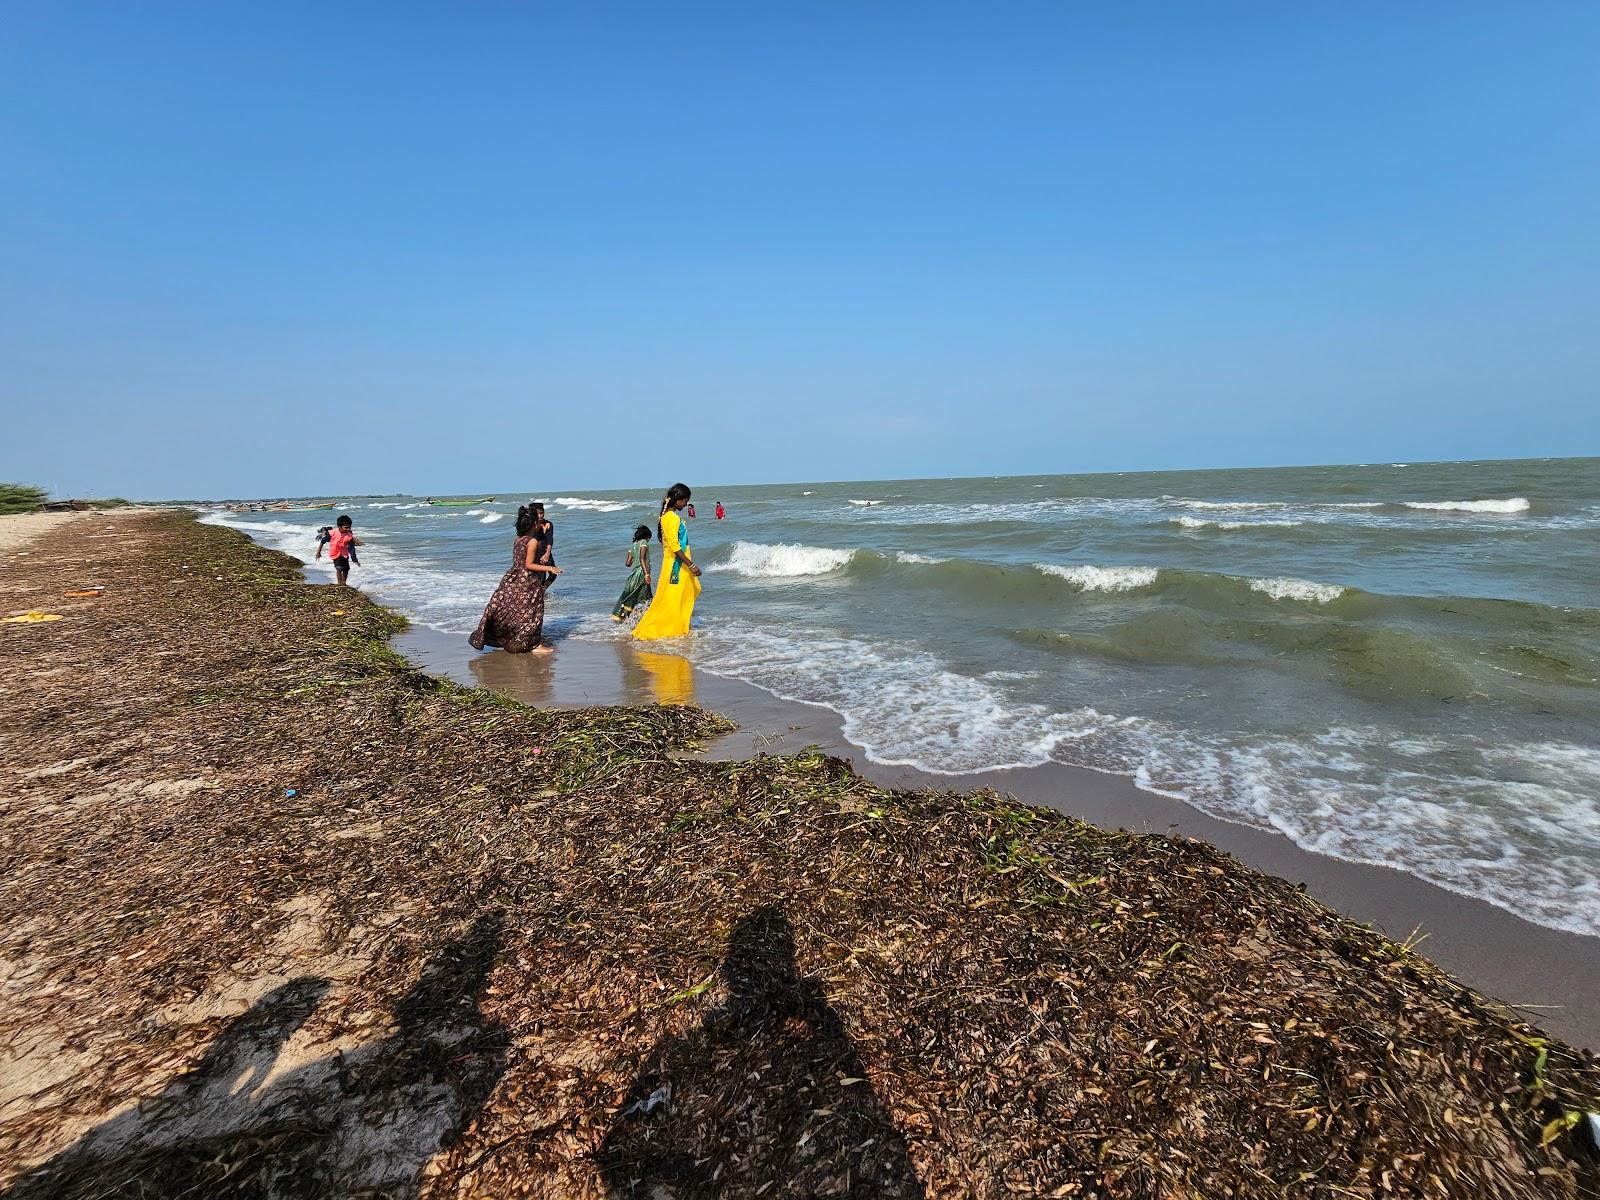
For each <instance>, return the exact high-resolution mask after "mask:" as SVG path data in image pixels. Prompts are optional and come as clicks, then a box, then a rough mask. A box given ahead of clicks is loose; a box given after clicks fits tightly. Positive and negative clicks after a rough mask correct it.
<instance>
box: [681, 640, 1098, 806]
mask: <svg viewBox="0 0 1600 1200" xmlns="http://www.w3.org/2000/svg"><path fill="white" fill-rule="evenodd" d="M690 655H691V657H692V659H693V660H694V663H695V665H696V666H697V667H700V668H702V669H704V670H708V671H711V672H712V673H713V674H716V675H726V676H731V677H733V678H736V679H742V680H744V681H746V682H748V683H753V684H755V685H756V686H757V687H760V688H763V689H764V690H766V691H769V692H771V693H773V694H774V695H776V696H780V697H782V698H784V699H787V700H798V701H801V702H803V703H806V704H814V705H817V706H818V707H821V708H828V709H831V710H832V711H834V712H836V713H838V714H839V715H840V716H841V717H843V719H844V734H845V736H846V737H847V738H849V739H850V740H851V741H852V742H854V743H856V744H857V745H858V746H861V747H862V748H863V749H864V750H865V751H866V754H867V756H868V757H869V758H870V759H872V760H873V761H874V762H879V763H885V764H893V765H903V766H911V767H918V768H920V769H922V770H925V771H930V772H936V773H939V774H945V775H960V774H966V773H968V772H972V771H983V770H989V769H993V768H996V767H1005V766H1017V767H1026V766H1037V765H1039V764H1041V763H1044V762H1047V761H1049V758H1050V751H1051V749H1052V748H1053V747H1054V746H1055V745H1056V743H1058V742H1060V741H1061V740H1063V739H1065V738H1070V737H1073V736H1078V735H1080V734H1082V733H1084V732H1086V731H1087V730H1088V729H1089V728H1090V727H1092V726H1093V725H1094V724H1096V723H1098V721H1099V720H1100V718H1099V714H1097V713H1094V712H1093V711H1092V710H1083V712H1081V713H1073V714H1055V713H1052V712H1051V711H1050V710H1049V709H1048V708H1046V707H1044V706H1043V705H1039V704H1029V703H1021V702H1016V701H1012V700H1010V699H1009V698H1008V697H1007V696H1006V695H1005V694H1004V693H1003V691H1002V690H1001V689H1000V688H999V687H998V686H996V682H986V681H985V680H982V679H975V678H973V677H972V676H969V675H964V674H961V673H960V672H957V671H952V670H951V669H950V668H949V667H948V666H947V665H946V664H944V663H943V662H941V661H940V660H939V659H938V658H936V657H934V656H933V655H931V654H928V653H926V652H924V651H920V650H917V649H915V648H913V647H910V646H903V645H898V644H894V643H885V642H875V641H866V640H864V639H860V638H854V637H849V636H847V635H843V634H839V633H836V632H830V631H827V630H820V629H818V630H812V629H806V630H774V629H769V628H767V627H765V626H756V625H750V624H746V623H744V622H741V621H738V620H730V621H716V622H708V623H707V625H706V626H704V627H703V628H701V629H700V630H699V631H697V632H696V634H695V636H694V642H693V645H692V647H691V648H690Z"/></svg>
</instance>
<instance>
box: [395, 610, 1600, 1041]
mask: <svg viewBox="0 0 1600 1200" xmlns="http://www.w3.org/2000/svg"><path fill="white" fill-rule="evenodd" d="M393 645H394V648H395V650H396V652H397V653H399V654H401V655H402V656H403V657H405V658H406V659H407V660H408V661H410V662H413V663H415V664H416V665H417V666H418V667H419V668H420V669H422V670H424V671H427V672H428V673H430V674H433V675H436V676H439V677H441V678H446V679H450V680H452V681H453V682H456V683H461V684H465V685H467V686H472V687H482V688H486V689H488V690H490V691H493V692H496V693H497V694H500V695H504V696H508V697H510V698H512V699H516V700H520V701H522V702H524V703H529V704H535V705H553V706H555V707H558V708H584V707H591V706H608V705H627V704H639V703H653V702H657V701H659V702H662V703H688V702H694V703H698V704H699V705H700V706H701V707H703V708H705V709H707V710H709V711H711V712H715V713H719V714H721V715H723V716H726V717H728V718H729V719H730V720H732V721H734V722H735V723H736V724H737V725H738V726H739V728H738V729H737V730H735V731H734V732H733V733H730V734H727V735H725V736H724V737H721V738H719V739H717V740H715V741H713V742H711V743H710V744H708V746H707V747H706V749H705V751H704V755H705V757H707V758H708V759H715V760H723V761H728V760H737V759H743V758H747V757H749V756H750V755H752V754H756V753H775V754H787V753H795V752H798V751H801V750H804V749H806V748H807V747H810V746H815V747H816V748H817V749H819V750H821V751H822V752H823V753H824V754H828V755H832V756H835V757H838V758H843V759H845V760H846V761H848V762H849V763H850V765H851V767H852V768H853V769H854V770H855V771H856V772H857V773H858V774H860V775H861V776H863V777H864V778H866V779H869V780H871V781H872V782H874V783H876V784H879V785H881V786H884V787H889V788H903V789H929V790H934V791H947V790H950V789H952V788H953V789H957V790H960V791H963V792H967V791H980V790H985V789H987V790H992V791H996V792H1000V793H1003V794H1006V795H1010V796H1014V797H1015V798H1016V799H1018V800H1020V801H1021V802H1023V803H1025V804H1035V805H1040V806H1042V807H1047V808H1052V809H1054V810H1056V811H1057V812H1061V813H1065V814H1066V815H1068V816H1072V817H1077V818H1078V819H1080V820H1084V821H1088V822H1090V823H1091V824H1094V825H1098V826H1100V827H1102V828H1107V829H1127V830H1129V831H1130V832H1139V833H1156V834H1171V835H1173V836H1177V837H1192V838H1198V839H1199V840H1201V841H1203V842H1206V843H1207V844H1209V845H1212V846H1216V847H1217V848H1218V849H1220V850H1223V851H1226V852H1227V853H1229V854H1232V855H1234V856H1235V857H1236V858H1238V859H1240V861H1242V862H1244V863H1247V864H1248V865H1250V866H1252V867H1254V868H1256V869H1257V870H1260V871H1264V872H1266V873H1267V874H1269V875H1275V876H1278V877H1279V878H1282V879H1286V880H1289V881H1290V882H1293V883H1298V884H1303V886H1304V887H1305V890H1306V892H1307V893H1308V894H1309V895H1311V896H1313V897H1314V898H1316V899H1317V900H1319V901H1321V902H1322V903H1324V904H1326V905H1328V906H1329V907H1330V908H1333V909H1336V910H1337V911H1339V912H1341V913H1343V914H1345V915H1346V916H1348V917H1351V918H1353V919H1354V920H1357V921H1361V922H1362V923H1364V924H1369V925H1372V926H1373V927H1375V928H1377V929H1380V930H1382V931H1383V932H1384V933H1385V934H1387V935H1388V936H1389V937H1391V938H1393V939H1394V940H1395V941H1398V942H1402V943H1407V944H1417V945H1420V948H1421V951H1422V953H1424V954H1425V955H1426V956H1427V957H1428V958H1430V959H1432V960H1433V961H1434V962H1436V963H1438V964H1439V965H1440V966H1441V967H1443V968H1445V969H1446V970H1447V971H1450V972H1451V973H1452V974H1455V975H1458V976H1460V977H1461V978H1462V979H1463V980H1464V981H1465V982H1467V983H1469V984H1470V985H1472V986H1473V987H1475V988H1478V989H1479V990H1481V991H1483V992H1486V993H1487V994H1489V995H1492V996H1495V997H1496V998H1498V999H1500V1000H1502V1001H1504V1002H1505V1003H1506V1004H1508V1005H1511V1006H1512V1007H1514V1008H1517V1009H1518V1010H1520V1011H1522V1012H1524V1013H1525V1015H1526V1016H1527V1017H1528V1019H1529V1020H1532V1021H1535V1022H1537V1023H1538V1024H1540V1025H1542V1026H1544V1027H1545V1028H1547V1029H1549V1030H1550V1031H1551V1032H1553V1033H1556V1034H1558V1035H1559V1036H1561V1037H1562V1038H1564V1039H1565V1040H1567V1041H1569V1042H1572V1043H1573V1044H1574V1045H1579V1046H1583V1047H1584V1048H1585V1049H1588V1050H1590V1051H1593V1052H1597V1053H1600V938H1594V937H1586V936H1584V935H1582V934H1576V933H1569V932H1566V931H1564V930H1559V929H1551V928H1549V927H1547V926H1544V925H1539V924H1536V923H1534V922H1531V921H1526V920H1523V919H1522V918H1521V917H1518V916H1516V915H1515V914H1513V913H1510V912H1507V911H1506V910H1505V909H1502V908H1499V907H1498V906H1496V905H1493V904H1490V903H1489V902H1488V901H1485V900H1479V899H1476V898H1474V897H1470V896H1463V895H1461V894H1459V893H1456V892H1452V891H1449V890H1448V889H1446V888H1442V887H1440V886H1439V885H1437V884H1434V883H1431V882H1429V881H1428V880H1425V879H1419V878H1418V877H1416V876H1414V875H1410V874H1407V873H1406V872H1404V871H1401V870H1398V869H1396V868H1393V867H1385V866H1377V865H1373V864H1368V863H1355V862H1349V861H1346V860H1344V859H1339V858H1332V857H1329V856H1327V855H1322V854H1316V853H1313V852H1312V851H1309V850H1305V849H1302V848H1301V847H1299V846H1297V845H1295V844H1294V843H1293V842H1291V841H1290V840H1289V839H1288V838H1287V837H1284V836H1283V835H1281V834H1277V833H1271V832H1267V831H1265V830H1261V829H1255V828H1252V827H1250V826H1247V825H1239V824H1235V823H1233V822H1229V821H1222V820H1219V819H1217V818H1215V817H1210V816H1207V815H1206V814H1204V813H1202V812H1200V811H1199V810H1198V809H1194V808H1191V807H1190V806H1189V805H1188V804H1186V803H1185V802H1183V801H1182V800H1178V799H1175V798H1173V797H1168V796H1163V795H1161V794H1159V793H1155V792H1148V791H1145V790H1143V789H1141V788H1139V787H1137V786H1136V785H1135V784H1134V783H1133V781H1132V780H1131V779H1128V778H1126V777H1125V776H1120V775H1108V774H1103V773H1101V772H1098V771H1092V770H1090V769H1088V768H1086V767H1073V766H1068V765H1065V764H1061V763H1048V764H1045V765H1042V766H1038V767H1028V768H1009V769H1005V770H997V771H984V772H978V773H973V774H968V775H960V776H950V775H935V774H932V773H929V772H925V771H921V770H918V769H916V768H914V767H900V766H890V765H885V764H881V763H875V762H873V761H872V760H871V759H869V758H868V757H867V756H866V754H865V753H864V752H863V751H862V749H861V747H859V746H857V745H855V744H854V743H852V742H850V741H849V740H848V739H847V738H846V737H845V736H844V731H843V724H844V723H843V719H842V718H841V717H840V716H839V715H838V714H837V713H835V712H833V711H832V710H831V709H826V708H822V707H820V706H816V705H809V704H803V703H801V702H799V701H792V700H785V699H782V698H780V697H777V696H774V695H772V694H771V693H769V692H767V691H765V690H763V689H761V688H758V687H756V686H755V685H754V684H749V683H745V682H743V681H741V680H736V679H727V678H724V677H722V676H718V675H713V674H711V673H710V672H706V671H700V670H697V669H695V668H694V667H693V665H692V664H691V663H689V662H688V660H687V659H683V658H681V657H680V656H677V655H667V654H664V653H660V654H652V653H650V652H645V657H647V658H650V659H655V660H664V659H669V658H670V659H673V660H676V663H677V664H682V665H681V666H675V665H674V666H666V667H663V666H662V664H661V663H659V662H658V663H654V664H649V665H641V664H640V662H639V661H638V660H639V659H640V657H641V656H640V654H639V652H638V651H637V650H636V649H635V647H634V645H633V643H631V642H624V641H619V642H616V643H606V642H584V641H576V640H571V639H568V640H563V641H559V642H557V643H556V650H555V652H554V653H553V654H551V655H549V656H546V657H542V658H539V659H529V658H527V657H525V656H516V655H510V654H506V653H505V652H503V651H493V652H489V653H482V654H480V653H479V652H477V651H474V650H473V649H472V648H471V647H469V646H468V645H467V644H466V638H465V637H464V636H457V635H453V634H444V633H440V632H439V631H437V630H433V629H428V628H425V627H420V626H413V627H411V628H409V629H407V630H405V631H403V632H402V633H399V634H397V635H396V636H395V638H394V641H393ZM651 666H655V667H656V668H657V669H656V670H655V671H654V672H652V670H651V669H650V667H651ZM1419 939H1420V940H1419Z"/></svg>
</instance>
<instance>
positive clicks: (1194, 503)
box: [1162, 496, 1289, 512]
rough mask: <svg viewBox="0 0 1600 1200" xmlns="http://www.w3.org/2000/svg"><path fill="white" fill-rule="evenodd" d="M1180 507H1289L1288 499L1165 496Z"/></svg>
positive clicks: (1252, 510) (1211, 508)
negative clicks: (1206, 498) (1223, 498)
mask: <svg viewBox="0 0 1600 1200" xmlns="http://www.w3.org/2000/svg"><path fill="white" fill-rule="evenodd" d="M1162 499H1163V500H1169V501H1170V502H1171V503H1173V504H1176V505H1177V506H1178V507H1179V508H1198V509H1202V510H1204V511H1207V512H1211V511H1216V510H1221V511H1224V512H1227V511H1234V510H1237V511H1239V512H1255V511H1259V510H1261V509H1266V508H1288V507H1289V502H1288V501H1287V500H1179V499H1174V498H1173V497H1170V496H1163V497H1162Z"/></svg>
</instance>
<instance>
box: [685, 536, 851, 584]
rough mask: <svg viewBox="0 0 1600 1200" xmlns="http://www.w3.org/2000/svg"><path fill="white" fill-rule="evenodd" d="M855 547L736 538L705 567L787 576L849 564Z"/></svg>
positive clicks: (766, 576) (821, 572)
mask: <svg viewBox="0 0 1600 1200" xmlns="http://www.w3.org/2000/svg"><path fill="white" fill-rule="evenodd" d="M855 553H856V552H855V551H854V550H832V549H829V548H827V547H825V546H801V545H796V544H794V543H780V544H778V545H766V544H763V543H761V542H735V543H734V544H733V546H732V547H731V549H730V550H729V553H728V557H727V559H726V560H724V561H722V562H714V563H708V564H707V565H706V566H705V568H704V569H705V570H707V571H725V572H729V573H732V574H734V575H743V576H744V577H745V578H747V579H789V578H795V577H799V576H802V575H827V574H831V573H832V572H834V571H837V570H840V569H841V568H843V567H845V566H848V565H849V563H850V560H851V559H852V558H854V557H855Z"/></svg>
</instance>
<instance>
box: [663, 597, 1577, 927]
mask: <svg viewBox="0 0 1600 1200" xmlns="http://www.w3.org/2000/svg"><path fill="white" fill-rule="evenodd" d="M690 654H691V658H692V659H693V661H694V663H695V665H696V666H697V667H700V668H702V669H705V670H708V671H710V672H712V673H713V674H717V675H727V676H730V677H733V678H738V679H742V680H744V681H746V682H749V683H752V684H754V685H756V686H757V687H761V688H763V689H764V690H766V691H769V692H772V693H773V694H775V695H778V696H780V697H783V698H785V699H789V700H795V701H799V702H802V703H807V704H813V705H817V706H819V707H823V708H827V709H830V710H832V711H834V712H836V713H838V714H839V715H840V717H841V718H842V720H843V728H844V735H845V737H846V738H848V739H849V740H850V741H851V742H853V743H855V744H856V745H858V746H861V747H862V748H863V749H864V751H865V753H866V757H867V758H868V759H869V760H871V761H872V762H875V763H881V764H885V765H899V766H909V767H915V768H918V769H920V770H923V771H928V772H930V773H934V774H942V775H964V774H970V773H974V772H980V771H987V770H1001V769H1006V768H1012V767H1032V766H1037V765H1040V764H1043V763H1046V762H1050V761H1055V762H1060V763H1064V764H1068V765H1072V766H1078V767H1087V768H1090V769H1092V770H1097V771H1102V772H1106V773H1108V774H1117V775H1122V776H1126V777H1129V778H1131V779H1132V780H1133V781H1134V782H1135V784H1137V786H1139V787H1141V788H1143V789H1145V790H1147V791H1151V792H1156V793H1159V794H1161V795H1166V796H1171V797H1174V798H1176V799H1179V800H1182V801H1185V802H1187V803H1189V804H1191V805H1193V806H1194V807H1196V808H1197V809H1199V810H1200V811H1202V812H1204V813H1206V814H1208V815H1210V816H1213V817H1216V818H1218V819H1221V820H1226V821H1232V822H1235V823H1238V824H1242V825H1247V826H1251V827H1253V828H1257V829H1262V830H1267V831H1274V832H1277V833H1280V834H1283V835H1285V836H1287V837H1288V838H1289V839H1290V840H1291V841H1293V842H1294V843H1295V844H1297V845H1299V846H1301V847H1302V848H1304V849H1307V850H1310V851H1312V852H1313V853H1319V854H1325V855H1328V856H1331V857H1335V858H1340V859H1344V860H1347V861H1352V862H1361V863H1378V864H1382V865H1385V866H1389V867H1394V868H1398V869H1400V870H1404V871H1408V872H1410V873H1412V874H1415V875H1418V876H1420V877H1421V878H1424V879H1427V880H1429V881H1431V882H1433V883H1436V884H1438V885H1439V886H1441V887H1444V888H1446V889H1448V890H1451V891H1455V892H1458V893H1461V894H1463V895H1468V896H1475V897H1477V898H1480V899H1484V900H1487V901H1489V902H1491V903H1494V904H1497V905H1499V906H1501V907H1503V908H1507V909H1509V910H1510V911H1512V912H1516V913H1518V914H1520V915H1522V916H1524V917H1526V918H1528V919H1530V920H1533V921H1537V922H1539V923H1540V924H1544V925H1548V926H1552V927H1554V928H1558V929H1566V930H1570V931H1572V932H1574V933H1582V934H1596V933H1600V873H1597V871H1596V862H1597V861H1600V833H1597V832H1596V831H1597V830H1600V803H1597V799H1596V798H1597V797H1600V752H1596V751H1595V750H1594V749H1592V748H1590V747H1584V746H1577V745H1570V744H1565V745H1564V744H1560V743H1553V742H1529V743H1504V744H1497V745H1495V746H1492V747H1490V746H1483V745H1478V744H1474V743H1472V742H1470V741H1466V740H1463V739H1460V738H1436V739H1409V740H1406V739H1397V738H1396V737H1395V736H1394V731H1393V730H1392V729H1390V728H1387V727H1371V728H1355V727H1347V726H1337V725H1335V726H1329V727H1326V728H1324V729H1321V730H1311V731H1308V732H1306V733H1302V734H1295V735H1287V734H1271V733H1260V734H1254V735H1244V734H1237V735H1222V734H1209V733H1201V732H1197V731H1194V730H1189V729H1184V728H1180V727H1178V726H1176V725H1173V724H1171V723H1169V722H1166V721H1162V720H1158V719H1152V718H1144V717H1130V716H1120V715H1117V714H1115V713H1110V712H1105V711H1102V710H1098V709H1095V708H1091V707H1080V708H1071V709H1066V710H1058V709H1054V708H1051V707H1049V706H1047V705H1042V704H1037V703H1032V702H1028V701H1026V700H1022V699H1019V698H1018V697H1017V696H1015V695H1013V694H1012V689H1013V688H1014V687H1015V686H1017V682H1022V681H1020V680H1019V681H1017V682H1013V681H1011V680H1008V679H1007V678H1006V677H1005V675H1003V674H999V673H990V674H986V675H982V676H974V675H970V674H967V673H964V672H962V671H960V670H957V669H955V668H954V667H952V665H951V664H949V663H947V662H945V661H943V660H942V659H940V658H939V657H937V656H935V655H933V654H929V653H927V652H925V651H921V650H919V649H916V648H914V647H911V646H900V645H896V644H893V643H886V642H882V641H867V640H865V639H861V638H856V637H851V636H848V635H844V634H840V633H837V632H831V631H828V630H823V629H789V630H774V629H770V628H765V627H754V626H749V625H745V624H743V623H741V622H738V621H728V622H712V623H709V624H708V625H707V626H706V627H704V628H703V629H702V630H701V631H700V632H699V633H697V634H696V640H695V642H694V644H693V646H692V648H691V651H690ZM1435 743H1437V744H1435ZM1507 777H1509V778H1512V779H1516V780H1518V781H1519V782H1518V783H1516V784H1512V785H1507V784H1506V783H1505V782H1504V780H1505V779H1506V778H1507ZM1508 786H1510V787H1511V788H1512V789H1514V790H1515V792H1516V797H1515V801H1516V802H1515V803H1513V804H1507V803H1505V802H1504V799H1505V797H1504V793H1505V791H1506V789H1507V787H1508ZM1447 795H1455V796H1459V797H1461V798H1460V799H1459V800H1457V801H1449V800H1446V799H1444V797H1445V796H1447ZM1535 850H1536V851H1537V852H1535Z"/></svg>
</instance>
